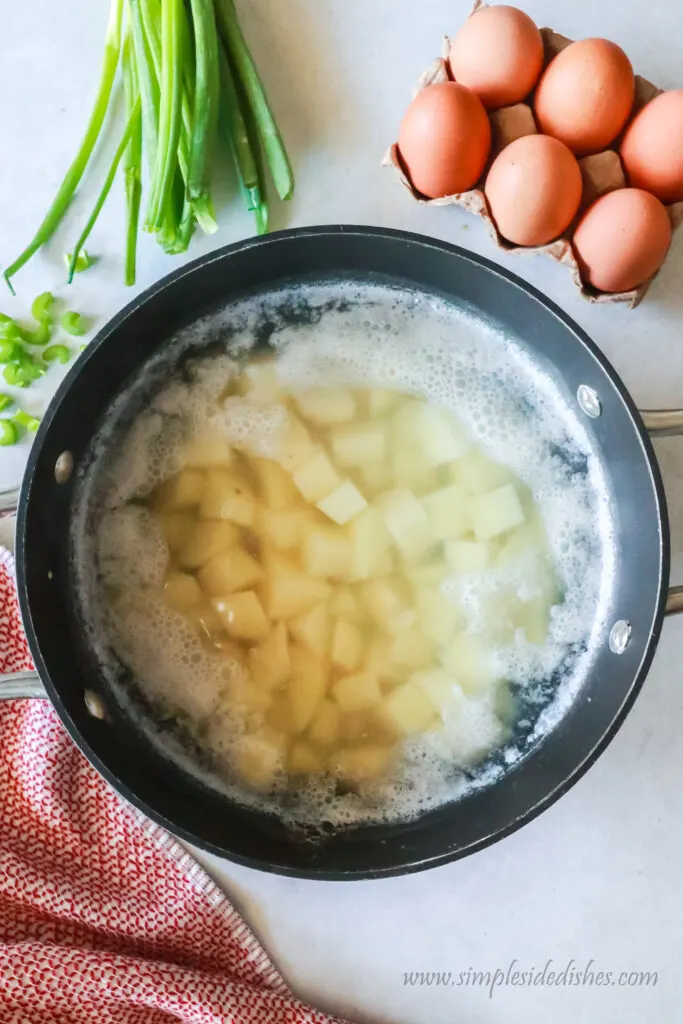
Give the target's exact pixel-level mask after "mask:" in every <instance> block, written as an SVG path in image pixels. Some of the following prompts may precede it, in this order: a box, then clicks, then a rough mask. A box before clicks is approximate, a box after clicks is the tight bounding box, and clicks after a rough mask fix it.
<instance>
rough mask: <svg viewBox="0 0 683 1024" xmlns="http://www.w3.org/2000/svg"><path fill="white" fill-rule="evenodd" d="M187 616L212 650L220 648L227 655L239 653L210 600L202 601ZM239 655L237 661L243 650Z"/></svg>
mask: <svg viewBox="0 0 683 1024" xmlns="http://www.w3.org/2000/svg"><path fill="white" fill-rule="evenodd" d="M187 617H188V618H189V620H190V622H191V623H192V625H193V626H194V628H195V629H196V630H197V633H198V634H199V639H200V640H201V641H202V643H203V644H204V645H205V646H206V647H208V648H209V649H210V650H218V651H220V652H221V654H225V655H226V657H228V656H230V655H232V653H233V652H234V653H235V654H237V653H238V652H237V651H236V650H235V647H236V645H235V644H233V643H232V641H229V640H228V638H227V635H226V632H225V630H224V629H223V623H222V622H221V620H220V619H219V617H218V614H217V612H216V609H215V608H214V606H213V605H212V604H211V603H210V602H209V601H207V600H206V599H204V600H202V603H201V604H200V605H198V606H197V607H196V608H194V609H193V610H192V612H191V613H190V614H189V615H188V616H187ZM239 655H240V657H235V661H241V651H240V652H239Z"/></svg>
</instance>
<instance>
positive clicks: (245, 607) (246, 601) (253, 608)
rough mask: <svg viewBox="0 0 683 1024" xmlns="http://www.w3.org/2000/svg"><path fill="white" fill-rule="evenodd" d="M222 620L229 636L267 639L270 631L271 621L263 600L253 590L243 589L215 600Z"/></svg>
mask: <svg viewBox="0 0 683 1024" xmlns="http://www.w3.org/2000/svg"><path fill="white" fill-rule="evenodd" d="M214 608H215V609H216V611H217V612H218V615H219V617H220V620H221V622H222V623H223V625H224V626H225V631H226V633H227V634H228V636H234V637H236V638H237V639H239V640H252V641H253V640H256V641H258V640H265V638H266V637H267V636H268V634H269V632H270V623H269V621H268V619H267V618H266V613H265V612H264V610H263V608H262V607H261V602H260V601H259V599H258V597H257V596H256V594H255V593H254V591H253V590H245V591H242V593H241V594H232V595H231V596H230V597H222V598H220V599H219V600H216V601H214Z"/></svg>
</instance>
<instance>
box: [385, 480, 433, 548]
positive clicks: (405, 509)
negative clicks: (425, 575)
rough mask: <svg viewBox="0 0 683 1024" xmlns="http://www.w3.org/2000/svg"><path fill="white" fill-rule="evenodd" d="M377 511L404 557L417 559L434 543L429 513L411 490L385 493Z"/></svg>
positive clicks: (402, 489)
mask: <svg viewBox="0 0 683 1024" xmlns="http://www.w3.org/2000/svg"><path fill="white" fill-rule="evenodd" d="M379 510H380V514H381V515H382V518H383V520H384V523H385V525H386V527H387V529H388V530H389V533H390V534H391V536H392V537H393V539H394V541H395V543H396V545H397V547H398V548H399V550H400V551H401V554H402V555H403V556H404V557H405V558H409V559H417V558H419V557H420V556H421V555H424V554H425V553H426V552H427V551H428V550H429V548H431V547H432V546H433V545H434V543H435V538H434V535H433V533H432V529H431V526H430V523H429V517H428V516H427V513H426V512H425V510H424V508H423V507H422V504H421V502H420V501H419V500H418V499H417V498H416V497H415V495H414V494H413V493H412V491H409V490H407V489H406V488H401V487H399V488H397V489H396V490H394V491H390V492H389V493H388V494H386V495H384V497H383V498H382V499H381V502H380V505H379Z"/></svg>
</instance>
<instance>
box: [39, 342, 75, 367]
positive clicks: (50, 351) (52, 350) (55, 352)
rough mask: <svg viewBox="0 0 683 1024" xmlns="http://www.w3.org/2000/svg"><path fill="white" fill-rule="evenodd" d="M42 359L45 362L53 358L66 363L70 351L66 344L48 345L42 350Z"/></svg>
mask: <svg viewBox="0 0 683 1024" xmlns="http://www.w3.org/2000/svg"><path fill="white" fill-rule="evenodd" d="M43 359H44V360H45V362H46V363H52V362H54V361H55V360H57V362H59V363H68V362H69V360H70V359H71V352H70V351H69V349H68V348H67V347H66V345H50V347H49V348H46V349H45V351H44V352H43Z"/></svg>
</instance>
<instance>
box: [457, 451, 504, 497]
mask: <svg viewBox="0 0 683 1024" xmlns="http://www.w3.org/2000/svg"><path fill="white" fill-rule="evenodd" d="M448 476H449V478H450V479H451V480H452V481H453V483H459V484H462V485H463V486H464V487H465V488H467V490H468V491H469V492H470V494H484V493H485V492H486V491H492V490H493V489H494V488H495V487H501V486H502V485H503V484H507V483H510V482H511V481H512V480H514V474H513V472H512V470H510V469H509V468H508V467H507V466H502V465H501V464H500V463H499V462H494V461H493V459H490V458H489V457H488V456H487V455H484V454H483V452H480V451H477V450H476V449H473V450H472V451H470V452H467V454H466V455H463V457H462V458H460V459H458V460H457V462H454V463H453V464H452V465H451V466H449V467H448Z"/></svg>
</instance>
